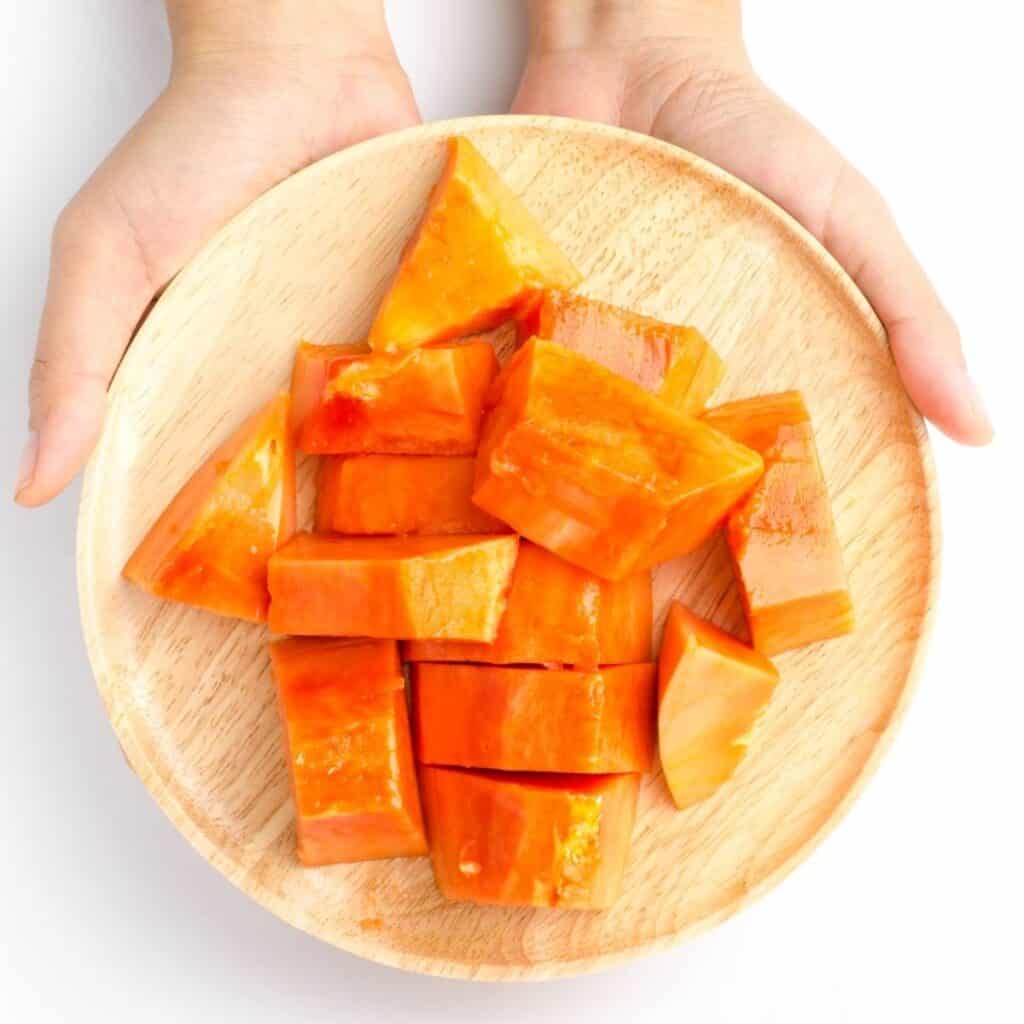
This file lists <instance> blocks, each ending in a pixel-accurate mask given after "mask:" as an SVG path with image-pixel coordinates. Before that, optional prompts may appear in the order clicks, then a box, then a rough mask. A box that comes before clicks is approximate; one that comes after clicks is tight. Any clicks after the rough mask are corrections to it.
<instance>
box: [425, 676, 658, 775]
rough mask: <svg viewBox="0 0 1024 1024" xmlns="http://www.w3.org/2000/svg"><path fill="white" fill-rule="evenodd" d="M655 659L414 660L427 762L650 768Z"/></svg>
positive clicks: (528, 768)
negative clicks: (553, 663)
mask: <svg viewBox="0 0 1024 1024" xmlns="http://www.w3.org/2000/svg"><path fill="white" fill-rule="evenodd" d="M655 704H656V693H655V667H654V664H653V663H651V662H647V663H644V664H640V665H616V666H614V667H610V668H600V669H591V670H590V671H587V672H578V671H570V670H559V669H543V668H521V667H506V666H497V665H438V664H429V663H421V664H418V665H415V666H414V667H413V708H414V717H415V722H416V752H417V757H418V758H419V759H420V761H422V762H423V763H424V764H443V765H456V766H461V767H465V768H493V769H499V770H501V771H524V772H582V773H608V772H646V771H650V768H651V758H652V756H653V754H654V723H655Z"/></svg>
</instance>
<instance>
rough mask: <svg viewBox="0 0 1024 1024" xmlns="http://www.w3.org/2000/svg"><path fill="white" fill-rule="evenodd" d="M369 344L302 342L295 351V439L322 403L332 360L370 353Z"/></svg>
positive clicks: (291, 421) (293, 414)
mask: <svg viewBox="0 0 1024 1024" xmlns="http://www.w3.org/2000/svg"><path fill="white" fill-rule="evenodd" d="M369 350H370V349H369V346H368V345H367V344H366V343H365V342H355V343H353V344H351V345H314V344H313V343H312V342H309V341H300V342H299V347H298V348H297V349H296V350H295V362H294V364H293V365H292V405H291V414H290V416H289V423H290V424H291V431H292V436H293V437H295V436H296V435H297V434H298V432H299V430H300V429H301V428H302V424H303V423H305V421H306V417H307V416H308V415H309V414H310V412H312V410H313V407H314V406H315V405H316V404H317V402H319V400H320V395H321V394H322V393H323V390H324V385H325V384H326V383H327V369H328V367H329V366H330V363H331V360H332V359H337V358H338V357H339V356H354V355H360V354H365V353H367V352H369Z"/></svg>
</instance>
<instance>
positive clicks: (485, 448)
mask: <svg viewBox="0 0 1024 1024" xmlns="http://www.w3.org/2000/svg"><path fill="white" fill-rule="evenodd" d="M490 402H491V404H492V405H493V406H494V407H493V408H492V409H491V411H490V412H489V414H488V416H487V419H486V421H485V424H484V430H483V435H482V437H481V441H480V452H479V455H478V458H477V466H476V481H475V488H474V491H473V501H474V502H475V503H476V504H477V505H479V506H480V507H481V508H482V509H484V510H486V511H487V512H490V513H491V515H493V516H497V517H498V518H499V519H501V520H503V521H504V522H506V523H508V524H509V525H510V526H511V527H512V528H513V529H515V530H516V531H517V532H519V533H521V534H522V535H523V536H524V537H528V538H529V539H530V540H532V541H534V542H536V543H537V544H541V545H542V546H544V547H546V548H547V549H548V550H550V551H553V552H555V554H558V555H560V556H561V557H562V558H564V559H566V560H567V561H569V562H572V563H574V564H576V565H580V566H582V567H583V568H584V569H588V570H590V571H591V572H594V573H596V574H597V575H599V576H602V577H604V578H606V579H621V578H622V577H624V576H627V575H629V574H630V573H633V572H636V571H637V570H639V569H643V568H647V567H649V566H651V565H654V564H656V563H658V562H664V561H668V560H669V559H670V558H674V557H675V556H676V555H682V554H685V553H686V552H688V551H692V550H693V549H694V548H695V547H697V546H698V545H699V544H700V543H701V542H702V541H704V540H706V539H707V537H708V536H709V535H710V534H711V533H712V532H713V531H714V529H715V528H716V527H717V526H718V524H719V523H720V522H721V521H722V520H723V519H724V517H725V515H726V513H727V512H728V511H729V510H730V509H731V508H732V507H733V506H734V505H735V504H736V503H737V502H738V501H740V499H742V498H743V497H744V496H745V495H746V494H747V493H748V492H749V491H750V489H751V488H752V487H753V486H754V484H755V483H756V482H757V480H758V478H759V477H760V475H761V471H762V463H761V456H760V455H758V454H757V453H756V452H753V451H751V450H750V449H749V448H745V447H743V446H742V445H740V444H737V443H736V442H735V441H732V440H731V439H730V438H728V437H726V436H725V435H724V434H720V433H718V432H717V431H715V430H712V429H711V428H710V427H708V426H706V425H705V424H703V423H701V422H700V421H698V420H694V419H691V418H690V417H687V416H683V415H681V414H679V413H676V412H674V411H673V410H671V409H669V408H668V407H667V406H666V405H665V404H664V403H663V402H661V401H659V400H658V399H657V398H655V397H654V396H653V395H651V394H648V393H647V392H646V391H644V390H643V389H642V388H640V387H638V386H637V385H636V384H633V383H631V382H630V381H627V380H624V379H623V378H621V377H619V376H618V375H616V374H614V373H612V372H611V371H610V370H607V369H605V368H604V367H603V366H600V365H599V364H597V363H595V362H594V361H593V360H590V359H586V358H585V357H584V356H581V355H579V354H578V353H576V352H571V351H569V350H568V349H567V348H564V347H563V346H562V345H557V344H555V343H554V342H550V341H545V340H542V339H539V338H533V339H531V340H530V341H529V342H527V343H526V345H524V346H523V347H522V348H521V349H520V350H519V351H518V352H517V353H516V354H515V356H514V357H513V358H512V360H511V362H509V363H508V365H507V366H506V367H505V369H504V370H503V371H502V374H501V376H500V377H499V378H498V381H497V382H496V383H495V387H494V388H493V390H492V395H491V399H490Z"/></svg>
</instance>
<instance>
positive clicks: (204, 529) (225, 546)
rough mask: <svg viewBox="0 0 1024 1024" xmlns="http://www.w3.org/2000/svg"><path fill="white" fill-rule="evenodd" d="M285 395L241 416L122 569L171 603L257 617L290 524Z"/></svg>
mask: <svg viewBox="0 0 1024 1024" xmlns="http://www.w3.org/2000/svg"><path fill="white" fill-rule="evenodd" d="M288 408H289V396H288V394H287V393H282V394H279V395H277V397H275V398H274V399H273V400H272V401H271V402H270V403H269V404H268V405H266V406H265V407H264V408H263V409H261V410H260V411H259V412H257V413H256V414H255V415H254V416H252V417H250V418H249V419H248V420H246V422H245V423H243V424H242V426H241V427H240V428H239V429H238V430H237V431H236V432H235V433H234V434H233V435H232V436H231V437H230V438H229V439H228V440H227V441H225V442H224V444H222V445H221V446H220V447H219V448H218V449H217V450H216V451H215V452H214V453H213V454H212V455H211V456H210V458H209V459H207V461H206V462H205V463H204V464H203V465H202V466H201V467H200V468H199V469H198V470H197V471H196V473H195V474H193V476H192V478H191V479H190V480H189V481H188V483H186V484H185V486H184V487H183V488H182V489H181V490H180V491H179V492H178V494H177V496H176V497H175V498H174V500H173V501H172V502H171V503H170V504H169V505H168V506H167V508H166V509H165V510H164V512H163V514H162V515H161V516H160V518H159V519H158V520H157V521H156V523H154V524H153V526H152V527H151V528H150V531H149V533H147V534H146V536H145V538H144V539H143V541H142V543H141V544H140V545H139V546H138V548H137V549H136V551H135V553H134V554H133V555H132V557H131V558H129V559H128V562H127V564H126V565H125V567H124V576H125V578H126V579H129V580H131V581H132V582H133V583H137V584H138V585H139V586H141V587H144V588H145V589H146V590H148V591H150V592H151V593H153V594H155V595H156V596H157V597H163V598H166V599H168V600H170V601H181V602H183V603H185V604H191V605H195V606H197V607H199V608H206V609H208V610H209V611H213V612H217V613H219V614H221V615H229V616H233V617H235V618H239V619H249V620H251V621H254V622H262V621H263V620H264V619H266V617H267V606H268V604H269V601H270V595H269V592H268V590H267V561H268V560H269V559H270V556H271V555H272V554H273V553H274V551H275V550H276V549H277V548H278V547H279V546H280V545H281V544H283V543H284V542H285V541H286V540H287V539H288V538H289V537H290V536H291V535H292V533H293V532H294V529H295V454H294V449H293V447H292V440H291V432H290V431H289V428H288Z"/></svg>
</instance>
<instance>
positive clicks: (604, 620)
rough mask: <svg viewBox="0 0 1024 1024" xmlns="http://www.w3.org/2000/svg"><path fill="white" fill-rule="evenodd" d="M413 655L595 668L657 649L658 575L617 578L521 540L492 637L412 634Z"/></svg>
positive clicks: (409, 652) (409, 650)
mask: <svg viewBox="0 0 1024 1024" xmlns="http://www.w3.org/2000/svg"><path fill="white" fill-rule="evenodd" d="M405 657H406V659H407V660H409V661H477V662H485V663H489V664H498V665H516V664H518V665H531V664H532V665H573V666H577V667H581V668H595V667H596V666H598V665H620V664H627V663H629V662H639V661H647V660H649V659H650V657H651V576H650V573H649V572H647V571H646V570H644V571H642V572H638V573H633V574H632V575H631V576H627V577H626V578H625V579H622V580H619V581H617V582H615V583H612V582H609V581H608V580H602V579H600V578H599V577H597V576H595V575H594V574H593V573H589V572H587V571H586V570H585V569H580V568H579V567H578V566H575V565H570V564H569V563H568V562H566V561H564V560H563V559H561V558H559V557H558V556H557V555H553V554H551V552H550V551H545V550H544V548H541V547H538V546H537V545H536V544H530V543H529V542H527V541H524V542H522V543H520V545H519V555H518V557H517V558H516V567H515V569H514V571H513V573H512V585H511V586H510V587H509V592H508V605H507V607H506V609H505V615H504V617H503V618H502V620H501V626H500V627H499V628H498V636H497V639H496V640H495V641H494V643H493V644H470V643H463V642H459V641H444V640H413V641H410V642H409V643H407V644H406V645H405Z"/></svg>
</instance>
